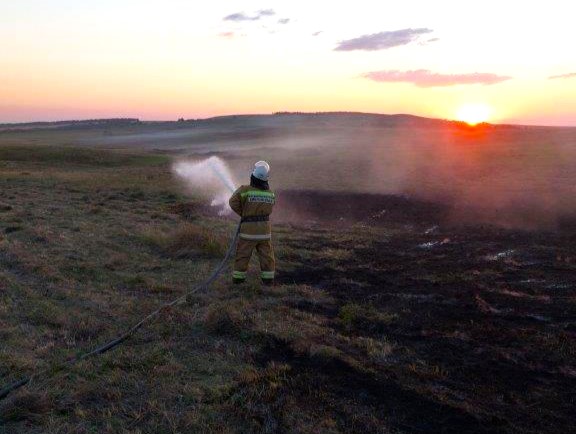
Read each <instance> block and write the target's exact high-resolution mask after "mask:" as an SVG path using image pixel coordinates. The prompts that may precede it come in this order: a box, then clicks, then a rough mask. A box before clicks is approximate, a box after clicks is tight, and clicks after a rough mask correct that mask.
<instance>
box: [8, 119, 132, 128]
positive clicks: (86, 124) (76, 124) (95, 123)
mask: <svg viewBox="0 0 576 434" xmlns="http://www.w3.org/2000/svg"><path fill="white" fill-rule="evenodd" d="M140 123H141V122H140V120H139V119H135V118H112V119H85V120H68V121H56V122H25V123H4V124H0V131H18V130H24V131H28V130H36V129H62V128H66V129H82V128H94V127H106V126H110V127H116V126H126V125H137V124H140Z"/></svg>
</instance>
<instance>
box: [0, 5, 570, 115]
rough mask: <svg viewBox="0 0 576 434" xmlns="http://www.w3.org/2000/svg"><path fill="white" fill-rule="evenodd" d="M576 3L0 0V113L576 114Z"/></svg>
mask: <svg viewBox="0 0 576 434" xmlns="http://www.w3.org/2000/svg"><path fill="white" fill-rule="evenodd" d="M390 8H392V9H393V12H394V13H390ZM573 8H574V7H573V6H572V4H571V2H566V1H564V0H549V1H547V2H545V3H544V2H541V1H534V2H524V3H523V4H522V20H518V19H517V17H518V5H517V4H516V2H502V1H500V0H486V1H485V2H484V3H483V7H482V8H476V9H475V10H474V19H459V17H469V14H470V11H469V5H468V4H466V2H461V1H457V0H446V1H445V2H430V1H428V0H405V1H403V2H396V3H394V4H393V6H390V4H387V3H386V2H375V1H373V0H357V1H356V2H353V3H349V2H329V3H328V2H309V1H304V0H291V1H288V0H271V1H266V2H265V1H263V0H239V1H237V2H229V1H225V0H213V1H211V2H202V3H201V4H198V3H197V2H190V1H185V0H162V1H161V0H139V1H137V0H123V1H121V2H119V1H114V0H99V1H98V2H96V1H94V2H78V1H72V0H53V1H50V2H46V1H42V0H22V1H17V2H15V1H12V2H10V1H4V2H0V40H2V41H9V43H5V44H2V54H1V57H0V62H1V65H0V123H2V122H22V121H34V120H58V119H71V118H74V119H82V118H97V117H119V116H122V117H138V118H141V119H158V120H163V119H167V120H169V119H177V118H180V117H184V118H198V117H207V116H214V115H224V114H242V113H271V112H275V111H314V112H315V111H361V112H374V113H390V114H394V113H409V114H414V115H419V116H427V117H435V118H443V119H453V118H455V117H458V118H460V119H463V120H465V121H466V122H471V123H474V122H482V121H484V120H488V116H487V115H486V114H485V113H481V112H482V110H480V109H479V108H476V109H471V108H465V107H467V105H468V104H470V103H471V102H474V101H482V103H483V104H485V106H487V107H491V108H492V110H490V114H489V120H490V122H495V123H498V122H506V123H526V124H546V125H576V62H574V60H573V59H572V57H570V56H567V55H566V53H570V52H572V51H573V50H572V46H571V41H574V40H576V27H575V26H573V23H572V17H573V15H574V14H573V13H572V12H573V10H572V9H573ZM495 10H497V11H498V13H497V14H496V15H495V14H494V11H495ZM414 11H418V14H415V13H414ZM487 22H489V23H490V32H486V31H485V30H486V29H485V26H486V23H487ZM343 23H345V25H343ZM535 28H538V29H540V31H538V32H535V31H534V29H535ZM510 53H514V56H510ZM471 110H472V112H470V111H471ZM462 111H464V113H462ZM474 111H475V112H474Z"/></svg>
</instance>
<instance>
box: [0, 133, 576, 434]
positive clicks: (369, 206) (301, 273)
mask: <svg viewBox="0 0 576 434" xmlns="http://www.w3.org/2000/svg"><path fill="white" fill-rule="evenodd" d="M62 134H63V135H62ZM71 134H72V133H70V132H64V133H61V132H55V133H54V134H52V135H45V137H46V139H45V140H43V138H42V137H43V136H42V133H41V132H34V133H31V132H26V133H22V134H17V133H7V134H3V135H1V136H0V144H1V146H0V387H1V386H3V385H5V384H8V383H9V382H11V381H14V380H17V379H18V378H20V377H21V376H23V375H28V374H30V373H32V372H34V371H35V370H39V369H48V370H49V372H50V375H47V376H43V377H39V378H35V379H34V380H33V381H32V383H31V384H30V385H28V386H27V387H25V388H23V389H21V390H19V391H17V392H15V393H13V394H12V395H10V396H9V397H8V398H7V399H5V400H3V401H0V433H3V434H4V433H116V432H125V433H177V432H182V433H184V432H218V433H251V432H254V433H257V432H258V433H259V432H265V433H276V432H285V433H351V432H355V433H367V432H374V433H425V432H434V433H440V432H441V433H494V432H501V433H511V434H512V433H550V434H552V433H554V434H555V433H569V432H575V424H576V418H575V416H574V415H575V414H576V395H575V391H576V363H575V360H576V293H575V292H574V291H575V288H576V232H575V231H574V230H573V226H570V225H566V226H563V227H562V228H559V229H555V230H538V231H525V230H520V229H502V228H498V227H495V226H491V225H481V226H480V225H455V224H454V222H453V221H451V220H449V219H448V220H447V216H448V213H447V211H446V209H445V208H444V207H443V206H441V205H438V204H432V203H430V202H427V201H425V200H415V199H410V198H407V197H401V196H397V195H386V194H376V193H372V194H368V193H366V194H365V195H362V194H360V193H358V192H352V193H335V192H332V191H325V192H319V191H317V190H315V191H307V190H306V189H305V188H304V189H300V190H297V191H295V190H287V191H280V193H279V198H280V199H279V204H278V209H277V211H276V220H275V221H276V226H275V230H276V231H275V239H274V243H275V246H276V252H277V257H278V275H279V278H278V284H277V286H275V287H272V288H267V287H260V284H259V282H258V279H257V274H256V273H255V267H252V271H253V273H252V274H251V276H250V278H249V282H248V283H247V284H246V285H245V286H232V285H231V284H230V276H229V273H225V275H224V276H223V277H222V278H221V279H219V280H218V281H217V282H216V283H215V284H214V285H213V286H212V287H211V288H210V289H209V291H207V292H204V293H199V294H194V295H192V296H190V297H189V298H188V299H187V302H186V303H185V304H181V305H178V306H175V307H174V308H172V309H170V310H168V311H165V312H163V313H162V315H161V316H160V318H158V319H157V320H156V321H154V322H153V323H152V324H151V325H150V326H148V327H146V328H145V329H143V330H142V331H141V332H139V333H138V334H137V335H136V336H135V337H134V338H133V339H131V340H129V341H127V342H126V343H125V344H123V345H122V346H120V347H118V348H116V349H114V350H112V351H110V352H108V353H105V354H104V355H102V356H100V357H97V358H93V359H90V360H87V361H84V362H82V363H80V364H78V365H75V366H74V367H72V368H66V369H61V368H62V363H63V362H65V361H66V360H69V359H70V358H71V357H73V356H75V355H77V354H79V352H83V351H86V350H89V349H91V348H94V347H95V346H97V345H98V344H101V343H103V342H106V341H107V340H109V339H111V338H113V337H115V336H117V335H118V334H119V333H120V332H121V331H123V330H125V329H126V328H128V327H129V326H131V325H132V324H134V323H135V322H137V321H138V320H139V319H140V318H141V317H142V316H144V315H146V314H147V313H149V312H151V311H153V310H155V309H156V308H157V307H158V306H160V305H161V304H162V303H165V302H167V301H170V300H172V299H175V298H177V297H178V296H180V295H182V294H184V293H185V292H186V291H187V290H188V289H190V288H191V287H192V286H193V285H194V284H195V283H197V282H199V281H201V280H202V279H203V278H204V277H206V276H207V275H208V274H209V273H210V271H211V270H212V269H213V268H214V267H215V266H216V265H217V264H218V262H219V260H220V258H221V257H222V255H223V253H224V251H225V250H226V247H227V244H228V242H229V240H230V238H231V236H232V234H233V231H234V227H235V221H234V220H233V219H231V218H226V217H218V216H217V213H215V212H214V211H213V210H212V209H211V208H210V207H209V206H207V204H206V200H205V198H202V197H200V196H198V197H196V196H190V195H189V194H184V191H183V190H182V186H181V185H180V184H179V183H178V182H176V181H175V179H174V177H173V175H172V174H171V171H170V164H171V161H172V153H171V152H167V151H166V150H163V151H160V150H158V149H156V150H155V149H147V150H146V151H142V150H137V149H135V148H133V147H119V148H117V149H107V148H106V147H92V146H87V145H85V144H81V143H80V140H79V139H78V144H79V145H81V146H72V145H73V144H74V142H75V141H76V140H77V139H75V138H74V136H73V135H71ZM33 135H35V137H36V138H35V139H31V137H32V136H33ZM62 144H64V145H66V146H63V145H62ZM120 148H121V149H120ZM303 187H306V185H304V186H303ZM346 195H348V196H346ZM343 204H347V205H346V206H345V205H343ZM349 204H353V206H350V205H349ZM254 265H255V264H254Z"/></svg>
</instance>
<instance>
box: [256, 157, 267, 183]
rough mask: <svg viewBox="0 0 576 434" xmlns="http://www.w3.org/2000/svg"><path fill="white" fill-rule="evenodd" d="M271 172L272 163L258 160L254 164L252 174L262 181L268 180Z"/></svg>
mask: <svg viewBox="0 0 576 434" xmlns="http://www.w3.org/2000/svg"><path fill="white" fill-rule="evenodd" d="M269 173H270V165H269V164H268V163H267V162H266V161H258V162H257V163H256V164H255V165H254V170H253V171H252V176H253V177H254V178H257V179H259V180H260V181H268V174H269Z"/></svg>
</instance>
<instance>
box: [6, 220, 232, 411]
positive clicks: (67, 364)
mask: <svg viewBox="0 0 576 434" xmlns="http://www.w3.org/2000/svg"><path fill="white" fill-rule="evenodd" d="M239 233H240V224H238V227H237V228H236V232H235V234H234V237H233V238H232V241H231V242H230V245H229V246H228V250H227V251H226V254H225V255H224V258H223V259H222V261H221V262H220V264H218V266H217V267H216V268H215V269H214V271H213V272H212V274H210V276H208V278H207V279H206V280H204V281H203V282H201V283H199V284H198V285H196V286H195V287H194V288H192V289H191V290H190V291H187V292H186V293H185V294H184V295H181V296H180V297H178V298H177V299H175V300H173V301H171V302H169V303H166V304H163V305H162V306H160V307H159V308H158V309H156V310H155V311H154V312H152V313H150V314H149V315H147V316H146V317H144V318H142V319H141V320H140V321H139V322H138V323H136V324H134V325H133V326H132V327H131V328H129V329H128V330H127V331H125V332H124V333H123V334H121V335H120V336H118V337H117V338H116V339H113V340H111V341H109V342H106V343H105V344H103V345H100V346H99V347H97V348H95V349H93V350H91V351H88V352H86V353H84V354H81V355H79V356H76V357H75V358H74V359H72V360H69V361H67V362H65V363H63V364H62V365H61V367H60V369H58V371H61V370H62V369H65V368H67V367H70V366H73V365H75V364H77V363H79V362H81V361H82V360H85V359H88V358H90V357H93V356H97V355H100V354H104V353H105V352H107V351H109V350H111V349H112V348H114V347H117V346H118V345H120V344H121V343H123V342H124V341H126V340H127V339H128V338H130V337H131V336H132V335H133V334H134V333H135V332H136V331H138V330H139V329H140V328H141V327H142V326H144V325H145V324H146V323H148V322H150V321H151V320H152V319H154V318H155V317H157V316H158V315H159V314H160V313H161V312H162V311H164V310H166V309H168V308H171V307H172V306H175V305H177V304H180V303H182V302H184V301H185V300H186V298H187V297H188V296H189V295H191V294H194V293H197V292H199V291H200V290H205V289H208V287H209V286H210V285H211V284H212V282H214V281H215V280H216V278H217V277H218V276H219V275H220V273H221V272H222V270H224V267H225V266H226V263H227V262H228V260H229V259H230V256H231V255H232V252H233V251H234V246H235V245H236V242H237V241H238V235H239ZM55 372H56V371H55V370H54V369H53V368H51V369H44V370H41V371H38V372H36V373H34V374H32V375H30V376H28V377H24V378H22V379H20V380H18V381H15V382H14V383H12V384H9V385H8V386H6V387H5V388H3V389H1V390H0V400H2V399H4V398H6V397H8V395H10V393H12V392H14V391H15V390H17V389H20V388H21V387H24V386H26V385H27V384H28V383H30V382H31V381H32V380H33V379H34V378H38V377H42V376H51V375H50V374H51V373H52V374H54V373H55Z"/></svg>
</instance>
